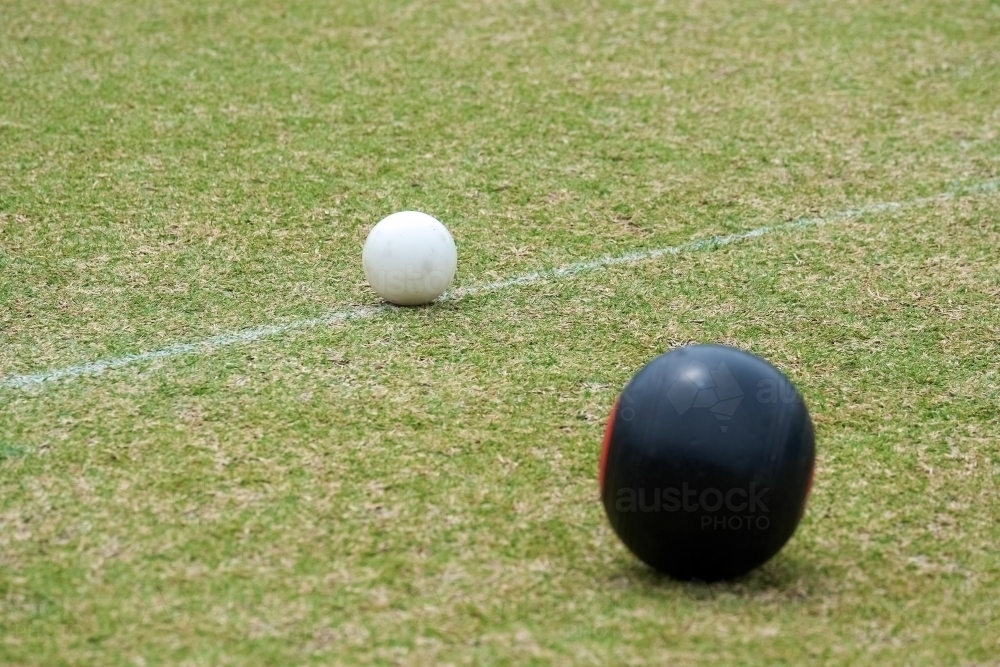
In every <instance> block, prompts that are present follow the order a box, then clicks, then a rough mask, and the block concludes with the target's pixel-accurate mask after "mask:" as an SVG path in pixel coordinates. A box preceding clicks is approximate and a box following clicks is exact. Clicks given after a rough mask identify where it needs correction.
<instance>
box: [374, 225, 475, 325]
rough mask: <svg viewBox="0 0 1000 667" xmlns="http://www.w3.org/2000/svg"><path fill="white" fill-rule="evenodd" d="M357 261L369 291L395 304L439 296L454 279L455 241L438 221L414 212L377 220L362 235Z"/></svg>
mask: <svg viewBox="0 0 1000 667" xmlns="http://www.w3.org/2000/svg"><path fill="white" fill-rule="evenodd" d="M361 262H362V264H363V265H364V269H365V278H367V279H368V284H369V285H371V286H372V289H373V290H375V292H376V293H377V294H378V295H379V296H380V297H382V298H383V299H385V300H386V301H388V302H390V303H394V304H396V305H398V306H419V305H421V304H425V303H430V302H431V301H433V300H434V299H436V298H437V297H439V296H441V294H443V293H444V291H445V290H446V289H448V285H450V284H451V281H452V279H453V278H454V277H455V270H456V269H457V268H458V250H457V249H456V248H455V239H453V238H452V236H451V233H450V232H449V231H448V229H447V228H446V227H445V226H444V225H443V224H441V222H440V221H439V220H437V219H436V218H433V217H431V216H429V215H427V214H426V213H420V212H418V211H400V212H399V213H393V214H392V215H390V216H389V217H387V218H383V219H382V220H381V221H380V222H379V223H378V224H377V225H375V226H374V227H373V228H372V230H371V231H370V232H369V233H368V238H367V239H365V246H364V249H363V250H362V251H361Z"/></svg>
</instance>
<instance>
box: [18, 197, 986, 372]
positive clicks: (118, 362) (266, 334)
mask: <svg viewBox="0 0 1000 667" xmlns="http://www.w3.org/2000/svg"><path fill="white" fill-rule="evenodd" d="M998 186H1000V178H998V179H993V180H989V181H985V182H983V183H979V184H976V185H972V186H966V187H956V188H955V189H953V190H950V191H948V192H942V193H939V194H936V195H932V196H930V197H920V198H917V199H910V200H907V201H903V202H883V203H878V204H870V205H868V206H861V207H859V208H852V209H847V210H845V211H839V212H836V213H832V214H830V215H828V216H826V217H822V218H821V217H813V218H799V219H797V220H793V221H792V222H788V223H785V224H781V225H767V226H764V227H757V228H756V229H751V230H749V231H746V232H739V233H736V234H727V235H725V236H712V237H709V238H705V239H700V240H697V241H691V242H690V243H682V244H681V245H676V246H670V247H667V248H655V249H652V250H638V251H636V252H630V253H626V254H624V255H606V256H604V257H598V258H595V259H591V260H588V261H586V262H576V263H574V264H567V265H565V266H560V267H556V268H552V269H543V270H541V271H536V272H534V273H526V274H524V275H520V276H515V277H513V278H507V279H506V280H498V281H496V282H491V283H479V284H473V285H469V286H468V287H459V288H457V289H454V290H451V291H450V292H446V293H445V294H443V295H442V296H441V297H440V298H439V299H438V301H439V302H441V301H457V300H459V299H464V298H466V297H470V296H474V295H477V294H486V293H489V292H497V291H500V290H504V289H507V288H508V287H516V286H518V285H531V284H533V283H538V282H542V281H544V280H551V279H556V278H562V277H565V276H573V275H577V274H580V273H586V272H589V271H595V270H597V269H601V268H605V267H608V266H615V265H617V264H633V263H637V262H644V261H649V260H652V259H657V258H659V257H663V256H666V255H677V254H679V253H682V252H695V251H698V250H709V249H712V248H718V247H721V246H726V245H729V244H732V243H736V242H738V241H746V240H749V239H754V238H757V237H758V236H764V235H767V234H773V233H775V232H781V231H788V230H794V229H801V228H803V227H813V226H817V225H822V224H827V223H831V222H837V221H840V220H846V219H849V218H857V217H860V216H862V215H869V214H873V213H882V212H885V211H895V210H899V209H902V208H913V207H918V206H925V205H927V204H932V203H935V202H940V201H945V200H948V199H953V198H955V197H956V196H959V195H970V194H976V193H982V192H991V191H995V190H997V188H998ZM392 310H397V307H396V306H389V305H382V306H358V307H356V308H351V309H349V310H341V311H337V312H332V313H328V314H326V315H323V316H322V317H315V318H311V319H307V320H297V321H295V322H288V323H286V324H276V325H271V326H263V327H257V328H254V329H244V330H242V331H234V332H231V333H225V334H219V335H216V336H211V337H209V338H205V339H203V340H200V341H196V342H192V343H178V344H176V345H169V346H167V347H164V348H161V349H159V350H153V351H150V352H140V353H137V354H128V355H125V356H123V357H117V358H114V359H102V360H99V361H91V362H88V363H85V364H79V365H76V366H66V367H65V368H57V369H54V370H50V371H45V372H42V373H33V374H30V375H11V376H8V377H6V378H3V379H0V389H29V388H31V387H37V386H39V385H44V384H46V383H50V382H54V381H56V380H69V379H72V378H77V377H80V376H83V375H99V374H101V373H103V372H104V371H108V370H113V369H116V368H124V367H125V366H132V365H134V364H141V363H146V362H151V361H157V360H160V359H169V358H171V357H179V356H183V355H188V354H200V353H202V352H207V351H209V350H213V349H217V348H220V347H228V346H230V345H236V344H239V343H252V342H254V341H257V340H260V339H262V338H270V337H274V336H280V335H282V334H286V333H290V332H293V331H301V330H303V329H312V328H314V327H320V326H328V325H331V324H336V323H338V322H345V321H347V320H360V319H368V318H371V317H374V316H376V315H379V314H381V313H385V312H388V311H392Z"/></svg>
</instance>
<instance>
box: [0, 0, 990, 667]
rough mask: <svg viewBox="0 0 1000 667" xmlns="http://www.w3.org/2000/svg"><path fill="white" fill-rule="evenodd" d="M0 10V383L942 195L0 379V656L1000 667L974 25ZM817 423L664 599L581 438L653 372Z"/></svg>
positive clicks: (568, 6) (701, 7) (695, 10)
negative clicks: (404, 247) (726, 390)
mask: <svg viewBox="0 0 1000 667" xmlns="http://www.w3.org/2000/svg"><path fill="white" fill-rule="evenodd" d="M370 5H372V3H363V2H354V1H351V2H345V3H340V4H336V5H330V6H327V5H325V4H324V3H320V2H316V1H315V0H297V1H293V2H285V3H281V4H279V3H274V2H262V1H257V0H252V1H246V2H237V3H229V4H208V3H195V2H172V3H153V2H145V1H142V2H128V3H126V2H112V1H110V0H101V1H97V0H93V1H91V2H47V1H45V2H38V1H32V2H28V1H26V0H9V1H7V2H5V3H4V5H3V7H2V8H0V155H2V158H0V378H2V377H5V376H10V375H16V374H22V373H31V372H37V371H44V370H46V369H51V368H58V367H61V366H66V365H71V364H77V363H83V362H88V361H92V360H94V359H99V358H107V357H114V356H116V355H123V354H130V353H135V352H139V351H144V350H153V349H157V348H159V347H162V346H166V345H170V344H174V343H177V342H186V341H197V340H199V339H202V338H204V337H207V336H210V335H213V334H217V333H224V332H228V331H231V330H234V329H239V328H241V327H252V326H257V325H268V324H274V323H282V322H293V321H297V320H300V319H302V318H309V317H315V316H319V315H322V314H323V313H326V312H330V311H331V310H341V309H344V308H350V307H354V306H359V305H364V304H375V303H377V300H376V298H375V297H374V295H373V294H371V293H370V291H369V290H368V288H367V286H366V285H365V284H364V280H363V275H362V272H361V268H360V245H361V242H362V241H363V239H364V236H365V234H366V232H367V230H368V229H369V228H370V226H371V225H372V224H373V223H374V222H375V221H377V220H378V219H379V218H380V217H382V216H384V215H386V214H388V213H390V212H392V211H395V210H399V209H404V208H407V209H420V210H425V211H427V212H429V213H432V214H434V215H435V216H437V217H439V218H441V219H442V220H444V221H445V222H446V224H448V226H449V227H450V229H451V230H452V232H453V233H454V235H455V237H456V239H457V241H458V243H459V252H460V260H459V262H460V266H459V276H458V279H457V282H458V283H459V284H462V285H468V284H475V283H480V282H484V281H490V280H496V279H502V278H505V277H509V276H515V275H520V274H523V273H527V272H531V271H534V270H537V269H539V268H543V267H549V266H557V265H561V264H565V263H569V262H574V261H580V260H587V259H590V258H592V257H596V256H599V255H603V254H616V253H622V252H627V251H630V250H636V249H648V248H657V247H662V246H667V245H674V244H680V243H684V242H687V241H690V240H693V239H699V238H704V237H706V236H710V235H712V234H725V233H733V232H740V231H744V230H747V229H751V228H754V227H757V226H760V225H765V224H780V223H782V222H783V221H785V220H788V219H794V218H797V217H799V216H803V215H821V216H822V215H827V214H832V213H835V212H837V211H841V210H844V209H849V208H856V207H859V206H864V205H867V204H871V203H874V202H880V201H898V202H903V201H910V200H912V199H914V198H918V197H925V196H928V195H933V194H935V193H939V192H942V191H945V190H947V189H948V188H950V187H951V188H954V187H956V185H955V184H958V186H959V187H961V188H966V189H964V190H960V192H962V194H959V195H957V196H956V197H954V198H953V199H942V200H939V201H934V202H929V203H926V204H925V205H922V206H915V207H909V208H903V209H899V210H887V211H885V212H882V213H877V214H870V215H864V216H861V217H858V218H855V219H847V220H840V221H837V222H833V223H831V224H828V225H824V226H821V227H817V228H803V229H800V230H792V231H784V232H777V233H775V234H772V235H768V236H766V237H762V238H759V239H755V240H752V241H748V242H744V243H740V244H736V245H732V246H727V247H725V248H721V249H717V250H714V251H707V252H689V253H681V254H679V255H677V256H670V257H666V258H662V259H660V260H656V261H652V262H645V263H641V264H636V265H628V266H615V267H610V268H608V269H606V270H601V271H597V272H591V273H587V274H582V275H578V276H573V277H567V278H564V279H560V280H548V281H542V282H539V283H535V284H531V285H523V286H517V287H512V288H510V289H506V290H501V291H498V292H494V293H489V294H479V295H476V296H471V297H468V298H466V299H462V300H459V301H453V302H448V303H443V304H439V305H436V306H432V307H429V308H422V309H414V310H405V311H392V312H389V313H385V314H382V315H378V316H375V317H372V318H370V319H366V320H355V321H348V322H344V323H340V324H337V325H333V326H329V327H321V328H315V329H310V330H307V331H300V332H296V333H292V334H288V335H282V336H276V337H273V338H269V339H267V340H261V341H258V342H256V343H254V344H250V345H237V346H232V347H227V348H224V349H219V350H214V351H210V352H206V353H204V354H199V355H190V356H185V357H179V358H174V359H169V360H163V361H161V362H158V363H153V364H140V365H137V366H133V367H129V368H125V369H120V370H115V371H111V372H108V373H106V374H104V375H101V376H97V377H92V378H81V379H78V380H75V381H69V382H63V383H57V384H51V385H45V386H41V387H37V388H35V389H31V390H28V391H20V390H14V389H9V388H8V389H0V663H2V664H6V665H29V664H46V665H53V664H140V665H142V664H150V665H153V664H166V663H170V664H178V663H180V664H190V665H202V664H203V665H225V664H233V665H236V664H239V665H247V664H311V663H314V664H327V663H333V664H341V663H343V664H353V663H369V662H375V663H382V664H395V663H403V664H446V663H454V664H466V663H469V664H482V663H487V664H489V663H495V664H529V663H537V664H548V663H556V664H570V663H579V664H611V663H613V664H636V665H642V664H649V665H663V664H717V663H720V662H721V663H724V664H789V665H801V664H806V663H820V664H845V665H848V664H850V665H854V664H873V665H891V664H901V665H902V664H914V665H923V664H926V665H945V664H947V665H971V664H1000V553H998V550H997V545H998V544H1000V524H998V522H997V516H998V515H1000V494H998V491H1000V489H998V481H1000V441H998V439H997V436H996V433H997V429H998V426H1000V423H998V421H1000V420H998V416H997V415H998V412H1000V378H998V375H997V373H998V370H997V369H998V367H1000V343H998V341H1000V308H998V303H1000V268H998V255H997V248H998V247H1000V224H998V214H1000V196H998V195H997V193H996V192H995V190H989V189H983V190H980V191H969V190H968V189H967V188H968V186H975V185H976V184H980V183H984V182H987V181H989V180H990V179H994V178H996V177H997V175H998V174H1000V134H998V129H997V128H1000V106H998V105H997V100H998V95H1000V92H998V89H1000V87H998V84H1000V4H997V2H995V1H991V2H971V1H970V2H943V1H937V2H932V1H929V0H927V1H920V2H910V3H906V4H905V6H896V5H891V4H887V3H876V2H863V1H862V2H854V3H839V4H831V3H826V2H818V1H817V2H806V1H800V2H752V1H749V0H729V1H725V2H674V1H670V2H660V3H658V4H654V3H652V2H638V3H624V2H621V3H614V2H592V3H584V2H557V3H540V2H522V3H473V2H466V3H455V2H435V3H432V2H416V3H411V4H407V3H402V2H381V3H376V4H375V6H370ZM692 340H695V341H705V342H708V341H714V342H725V343H729V344H733V345H738V346H740V347H743V348H746V349H750V350H752V351H754V352H756V353H758V354H761V355H764V356H765V357H767V358H768V359H770V360H771V361H772V362H774V363H775V364H776V365H778V366H779V367H780V368H782V369H783V370H785V372H786V373H788V375H789V376H790V377H791V378H792V379H793V380H794V381H795V382H796V383H797V385H798V386H799V388H800V389H801V391H802V392H803V394H804V395H805V397H806V400H807V402H808V403H809V405H810V408H811V411H812V413H813V418H814V421H815V422H816V426H817V433H818V472H817V479H816V486H815V488H814V493H813V496H812V500H811V505H810V510H809V512H808V513H807V515H806V517H805V519H804V521H803V523H802V525H801V526H800V528H799V531H798V532H797V534H796V535H795V537H794V538H793V539H792V541H791V542H790V543H789V544H788V545H787V546H786V548H785V549H784V550H783V551H782V552H781V553H780V554H778V556H777V557H775V558H774V559H773V560H772V561H771V562H769V563H768V564H766V565H765V566H764V567H762V568H761V569H760V570H758V571H756V572H754V573H753V574H751V575H750V576H748V577H746V578H743V579H740V580H738V581H732V582H724V583H722V584H716V585H712V586H707V585H705V584H700V583H698V582H688V583H679V582H673V581H670V580H667V579H663V578H661V577H658V576H656V575H655V574H653V573H652V572H650V571H649V570H647V569H646V568H644V567H642V566H641V565H640V564H639V563H638V562H637V561H636V560H635V559H634V558H633V557H632V556H631V555H630V554H629V553H628V552H627V551H626V550H625V549H624V547H622V546H621V545H620V544H619V543H618V541H617V540H616V538H615V537H614V535H613V534H612V533H611V531H610V529H609V527H608V526H607V523H606V520H605V518H604V516H603V510H602V508H601V506H600V503H599V501H598V500H597V490H596V482H595V479H594V478H595V471H596V459H597V451H598V445H599V441H600V437H601V431H602V428H603V421H604V418H605V415H606V414H607V412H608V410H609V409H610V406H611V404H612V402H613V400H614V398H615V396H616V395H617V393H618V391H619V390H620V389H621V387H622V386H623V385H624V383H625V382H626V381H627V379H628V378H629V377H630V375H631V374H632V373H633V372H635V370H637V369H638V368H639V367H640V366H641V365H642V364H644V363H645V362H646V361H648V360H649V359H650V358H651V357H653V356H654V355H656V354H657V353H659V352H662V351H664V350H666V349H669V348H671V347H673V346H676V345H678V344H681V343H684V342H688V341H692Z"/></svg>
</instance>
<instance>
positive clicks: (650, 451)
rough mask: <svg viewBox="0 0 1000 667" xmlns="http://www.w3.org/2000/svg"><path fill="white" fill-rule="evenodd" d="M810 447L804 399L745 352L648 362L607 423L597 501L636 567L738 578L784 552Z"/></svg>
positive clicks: (704, 349)
mask: <svg viewBox="0 0 1000 667" xmlns="http://www.w3.org/2000/svg"><path fill="white" fill-rule="evenodd" d="M814 458H815V445H814V437H813V426H812V420H811V419H810V418H809V412H808V410H807V409H806V406H805V403H804V402H803V400H802V396H801V395H800V394H799V392H798V391H797V390H796V389H795V387H794V386H793V385H792V383H791V382H790V381H789V380H788V378H786V377H785V376H784V375H783V374H782V373H781V371H779V370H778V369H777V368H775V367H774V366H772V365H771V364H769V363H768V362H766V361H764V360H763V359H761V358H760V357H757V356H755V355H753V354H750V353H749V352H744V351H742V350H739V349H736V348H732V347H725V346H721V345H691V346H687V347H682V348H678V349H676V350H673V351H671V352H668V353H666V354H663V355H660V356H659V357H657V358H656V359H653V361H651V362H650V363H649V364H647V365H646V366H645V367H644V368H642V369H641V370H640V371H639V372H638V373H636V374H635V376H634V377H633V378H632V380H631V381H630V382H629V383H628V385H627V386H626V387H625V390H624V391H623V392H622V394H621V396H619V397H618V400H617V402H616V403H615V407H614V408H613V409H612V411H611V417H610V418H609V420H608V425H607V429H606V431H605V435H604V445H603V448H602V451H601V463H600V485H601V500H602V501H603V503H604V509H605V511H606V512H607V514H608V518H609V519H610V521H611V526H612V527H613V528H614V530H615V532H616V533H617V534H618V536H619V537H620V538H621V540H622V541H623V542H624V543H625V545H626V546H627V547H628V548H629V549H631V550H632V552H633V553H634V554H635V555H636V556H638V557H639V558H640V559H641V560H643V561H644V562H646V563H647V564H649V565H650V566H652V567H654V568H656V569H657V570H660V571H661V572H665V573H666V574H668V575H670V576H672V577H675V578H678V579H692V578H697V579H701V580H704V581H716V580H719V579H724V578H729V577H736V576H739V575H741V574H744V573H746V572H749V571H750V570H752V569H753V568H755V567H757V566H759V565H761V564H762V563H764V562H765V561H767V560H768V559H769V558H771V557H772V556H773V555H774V554H776V553H777V552H778V551H779V550H780V549H781V547H782V546H784V544H785V543H786V542H787V541H788V539H789V538H790V537H791V536H792V533H794V532H795V528H796V526H797V525H798V523H799V520H800V519H801V518H802V514H803V512H804V511H805V506H806V499H807V497H808V495H809V490H810V487H811V485H812V475H813V463H814Z"/></svg>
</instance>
